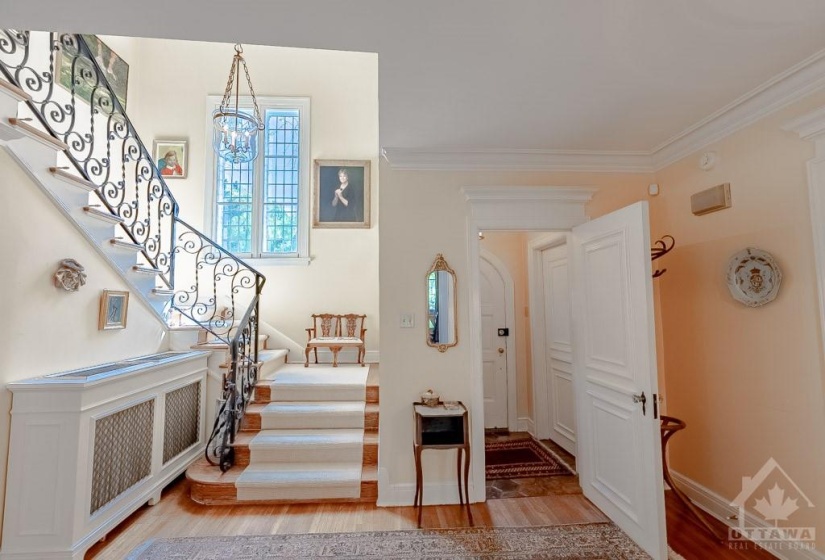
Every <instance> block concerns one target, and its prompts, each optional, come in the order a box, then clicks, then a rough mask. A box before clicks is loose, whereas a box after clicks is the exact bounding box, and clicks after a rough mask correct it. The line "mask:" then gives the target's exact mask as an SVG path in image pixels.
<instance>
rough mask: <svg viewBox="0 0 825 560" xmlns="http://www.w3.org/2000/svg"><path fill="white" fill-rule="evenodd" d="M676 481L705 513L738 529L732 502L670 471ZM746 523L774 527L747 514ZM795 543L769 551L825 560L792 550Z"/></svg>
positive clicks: (799, 559) (787, 559) (790, 558)
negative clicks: (732, 518)
mask: <svg viewBox="0 0 825 560" xmlns="http://www.w3.org/2000/svg"><path fill="white" fill-rule="evenodd" d="M670 474H671V475H672V476H673V479H674V481H675V482H676V484H677V485H678V486H679V488H680V489H681V490H682V491H683V492H684V493H685V494H687V495H688V497H689V498H690V499H691V500H692V501H693V502H694V503H695V504H696V505H697V506H698V507H699V508H700V509H701V510H703V511H705V512H707V513H708V514H710V515H712V516H713V517H715V518H716V519H718V520H719V521H721V522H722V523H724V524H725V525H726V526H728V527H736V521H734V520H731V519H728V517H729V516H732V515H738V514H739V510H738V508H736V507H735V506H733V505H731V500H729V499H727V498H723V497H722V496H720V495H719V494H717V493H716V492H714V491H713V490H710V489H708V488H706V487H704V486H702V485H701V484H699V483H698V482H696V481H694V480H692V479H690V478H688V477H686V476H685V475H683V474H681V473H678V472H676V471H670ZM745 521H746V523H747V525H748V526H749V527H756V528H760V529H761V528H764V529H770V528H772V525H771V524H770V523H768V522H767V521H765V520H764V519H759V518H758V517H756V516H754V515H752V514H750V513H746V514H745ZM792 544H793V543H790V542H789V543H788V546H787V547H784V548H783V550H768V552H769V553H771V554H773V555H774V556H776V557H777V558H780V559H782V560H825V554H823V553H822V552H820V551H818V550H803V549H793V548H791V546H792Z"/></svg>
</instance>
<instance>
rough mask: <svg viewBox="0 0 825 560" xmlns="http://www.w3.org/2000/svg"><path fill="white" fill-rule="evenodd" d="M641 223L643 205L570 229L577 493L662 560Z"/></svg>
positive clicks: (648, 274)
mask: <svg viewBox="0 0 825 560" xmlns="http://www.w3.org/2000/svg"><path fill="white" fill-rule="evenodd" d="M648 228H649V225H648V207H647V203H646V202H639V203H636V204H633V205H632V206H628V207H626V208H623V209H621V210H618V211H616V212H613V213H611V214H608V215H606V216H603V217H601V218H598V219H596V220H593V221H590V222H588V223H585V224H582V225H580V226H577V227H575V228H573V235H572V241H571V251H570V256H571V259H572V264H573V275H572V287H573V364H574V372H575V373H574V383H575V384H576V386H575V392H576V416H577V420H578V423H577V427H578V430H577V438H578V457H577V465H578V466H579V476H580V479H579V480H580V484H581V487H582V490H583V492H584V495H585V496H587V498H588V499H590V500H591V501H592V502H593V503H594V504H596V506H598V508H599V509H601V510H602V511H603V512H604V513H605V514H607V516H608V517H610V518H611V519H612V520H613V521H614V522H615V523H616V524H617V525H619V527H621V528H622V529H623V530H624V531H625V532H626V533H627V534H628V535H630V537H631V538H632V539H633V540H634V541H636V542H637V543H638V544H639V546H641V547H642V548H643V549H644V550H645V551H647V553H648V554H650V555H651V556H653V558H654V560H664V559H665V558H666V557H667V550H666V546H667V539H666V529H665V505H664V487H663V486H664V485H663V482H662V456H661V441H660V435H659V420H658V418H657V417H656V413H655V410H654V402H655V400H656V393H658V390H657V383H656V382H657V378H656V343H655V332H654V323H653V281H652V270H651V264H650V231H649V229H648ZM641 395H644V398H645V399H646V400H647V402H646V404H643V403H642V402H638V400H639V398H640V397H641Z"/></svg>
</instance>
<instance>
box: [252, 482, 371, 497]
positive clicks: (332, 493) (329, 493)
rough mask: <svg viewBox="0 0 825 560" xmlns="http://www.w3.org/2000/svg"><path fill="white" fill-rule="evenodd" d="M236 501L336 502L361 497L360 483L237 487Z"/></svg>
mask: <svg viewBox="0 0 825 560" xmlns="http://www.w3.org/2000/svg"><path fill="white" fill-rule="evenodd" d="M237 492H238V501H253V500H254V501H259V500H338V499H355V498H359V497H360V496H361V485H360V483H359V484H357V485H354V486H346V487H345V486H338V485H332V484H323V483H318V484H316V485H314V486H308V487H296V486H294V485H289V484H285V485H283V486H278V487H243V486H238V490H237Z"/></svg>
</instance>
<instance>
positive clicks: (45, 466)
mask: <svg viewBox="0 0 825 560" xmlns="http://www.w3.org/2000/svg"><path fill="white" fill-rule="evenodd" d="M207 357H208V353H207V352H176V353H165V358H164V359H161V360H159V361H156V362H153V361H151V360H150V361H143V362H141V361H138V360H139V359H135V360H133V361H126V362H121V363H120V364H119V365H121V364H122V365H121V368H120V369H116V370H114V371H108V372H102V373H99V374H95V375H91V376H89V377H82V376H77V375H74V376H73V375H68V376H67V375H65V374H63V375H61V374H55V375H52V376H46V377H41V378H37V379H30V380H25V381H19V382H15V383H11V384H9V385H8V388H9V390H10V391H12V393H13V394H14V400H13V403H12V421H11V438H10V445H9V468H8V474H7V479H6V504H5V522H4V526H3V543H2V549H0V558H1V559H2V560H11V559H24V558H25V559H35V558H37V559H40V560H51V559H54V560H58V559H61V560H63V559H66V560H68V559H82V558H83V556H84V554H85V552H86V550H87V549H88V548H89V547H90V546H92V545H93V544H94V543H95V542H97V541H98V540H100V539H101V538H102V537H104V536H105V535H106V533H107V532H109V531H110V530H111V529H112V528H113V527H115V526H116V525H117V524H118V523H120V522H121V521H123V520H124V519H125V518H126V517H127V516H129V515H130V514H131V513H132V512H134V511H135V510H136V509H138V508H139V507H140V506H141V505H143V504H144V503H147V502H149V503H150V504H152V503H155V502H156V501H157V500H158V499H159V498H160V492H161V490H162V489H163V487H164V486H165V485H166V484H168V483H169V482H170V481H171V480H172V479H174V478H175V477H176V476H178V475H179V474H180V473H181V472H183V471H184V470H185V469H186V468H187V467H188V466H189V465H190V464H192V462H194V461H195V460H197V459H198V458H199V457H200V456H201V454H202V453H203V450H204V448H205V446H206V428H207V426H206V422H205V409H206V406H205V405H206V374H207V365H206V360H207ZM89 369H91V370H93V369H95V368H89ZM194 399H197V403H195V402H194ZM167 401H168V402H169V403H170V413H169V414H168V415H167V409H166V404H167ZM171 403H175V405H174V407H172V406H171ZM181 407H183V408H184V409H185V411H184V413H181ZM193 415H197V426H195V424H194V423H193V421H192V416H193ZM167 437H168V438H169V440H168V441H167ZM96 441H97V444H98V445H97V456H95V449H96V446H95V442H96ZM190 443H191V445H190ZM147 454H148V456H147Z"/></svg>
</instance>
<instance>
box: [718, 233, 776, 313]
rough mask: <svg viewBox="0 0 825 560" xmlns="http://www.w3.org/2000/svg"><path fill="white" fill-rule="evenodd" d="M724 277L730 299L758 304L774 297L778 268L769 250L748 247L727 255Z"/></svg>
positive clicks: (755, 305)
mask: <svg viewBox="0 0 825 560" xmlns="http://www.w3.org/2000/svg"><path fill="white" fill-rule="evenodd" d="M727 279H728V289H730V293H731V295H732V296H733V299H735V300H736V301H738V302H740V303H743V304H745V305H747V306H748V307H759V306H761V305H765V304H766V303H770V302H772V301H773V300H774V299H775V298H776V295H777V294H778V293H779V285H780V284H781V282H782V272H781V271H780V270H779V265H778V264H776V261H775V260H774V259H773V257H772V256H771V254H770V253H768V252H767V251H762V250H761V249H755V248H753V247H748V248H747V249H744V250H742V251H739V252H738V253H736V254H735V255H733V257H731V259H730V262H729V263H728V276H727Z"/></svg>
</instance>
